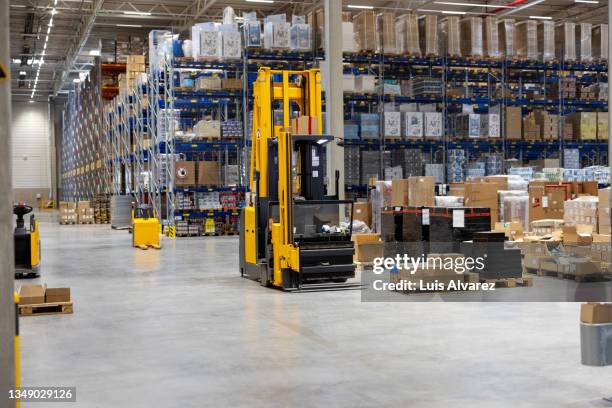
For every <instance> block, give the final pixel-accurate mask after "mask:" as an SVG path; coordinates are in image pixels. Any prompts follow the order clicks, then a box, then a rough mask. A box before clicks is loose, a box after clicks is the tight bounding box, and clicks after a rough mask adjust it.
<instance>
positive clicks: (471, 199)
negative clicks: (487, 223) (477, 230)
mask: <svg viewBox="0 0 612 408" xmlns="http://www.w3.org/2000/svg"><path fill="white" fill-rule="evenodd" d="M463 188H464V193H463V197H464V203H465V206H466V207H480V208H488V209H489V210H490V214H491V228H493V227H494V226H495V222H497V221H498V220H499V200H498V195H497V191H498V190H504V189H506V188H507V184H506V185H504V182H503V181H500V180H497V179H491V180H490V181H489V182H470V183H464V186H463Z"/></svg>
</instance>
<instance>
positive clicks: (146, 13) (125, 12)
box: [123, 11, 152, 16]
mask: <svg viewBox="0 0 612 408" xmlns="http://www.w3.org/2000/svg"><path fill="white" fill-rule="evenodd" d="M123 14H127V15H128V16H150V15H152V13H148V12H146V11H124V12H123Z"/></svg>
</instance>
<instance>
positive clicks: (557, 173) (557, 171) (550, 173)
mask: <svg viewBox="0 0 612 408" xmlns="http://www.w3.org/2000/svg"><path fill="white" fill-rule="evenodd" d="M563 170H564V169H563V168H561V167H545V168H543V169H542V172H543V173H544V178H546V180H548V181H554V182H558V181H563Z"/></svg>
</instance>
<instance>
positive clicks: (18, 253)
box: [13, 203, 40, 278]
mask: <svg viewBox="0 0 612 408" xmlns="http://www.w3.org/2000/svg"><path fill="white" fill-rule="evenodd" d="M32 210H33V208H32V207H31V206H29V205H25V204H23V203H18V204H14V205H13V214H15V215H16V216H17V220H16V224H15V231H14V233H13V235H14V237H15V278H35V277H38V276H40V275H39V267H40V235H39V232H38V221H37V220H36V219H35V218H34V214H32V215H30V225H29V226H28V228H26V226H25V220H24V217H25V215H27V214H29V213H31V212H32Z"/></svg>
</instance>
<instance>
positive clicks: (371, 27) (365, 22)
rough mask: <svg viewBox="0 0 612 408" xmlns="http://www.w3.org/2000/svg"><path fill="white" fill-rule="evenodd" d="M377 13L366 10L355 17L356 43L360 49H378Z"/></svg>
mask: <svg viewBox="0 0 612 408" xmlns="http://www.w3.org/2000/svg"><path fill="white" fill-rule="evenodd" d="M375 24H376V14H375V13H374V11H371V10H364V11H362V12H360V13H358V14H357V15H356V16H355V17H353V29H354V30H355V43H356V46H357V50H358V51H374V50H375V49H376V35H375V33H376V28H375Z"/></svg>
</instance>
